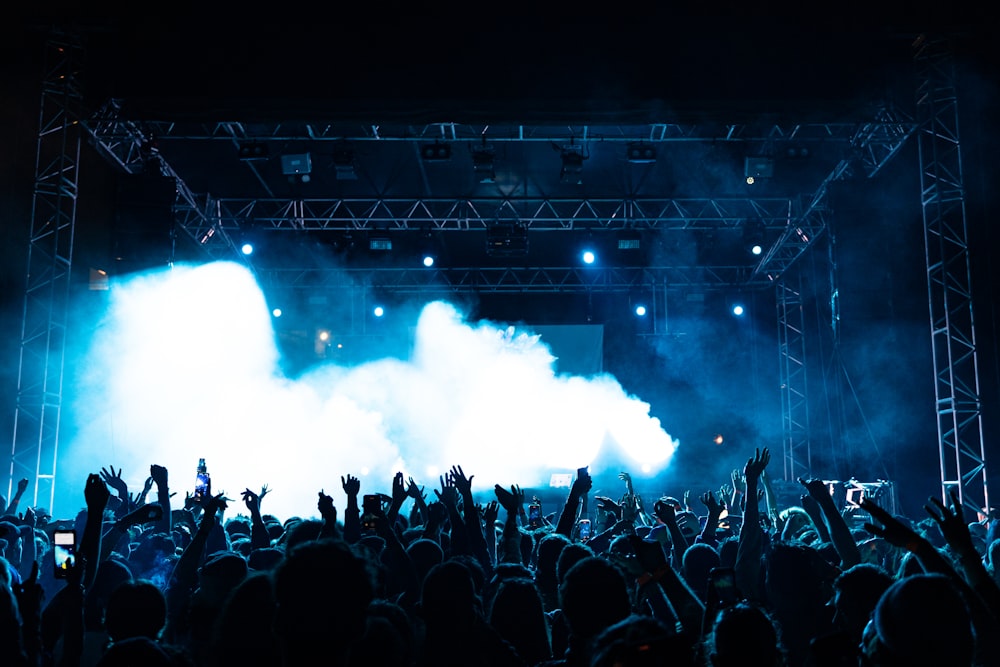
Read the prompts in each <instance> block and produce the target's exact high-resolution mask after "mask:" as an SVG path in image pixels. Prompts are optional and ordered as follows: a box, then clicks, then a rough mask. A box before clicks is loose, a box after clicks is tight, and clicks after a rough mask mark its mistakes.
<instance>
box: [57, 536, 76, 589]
mask: <svg viewBox="0 0 1000 667" xmlns="http://www.w3.org/2000/svg"><path fill="white" fill-rule="evenodd" d="M52 556H53V560H54V562H55V570H54V574H55V577H56V579H65V578H66V577H68V576H69V575H70V572H72V571H73V568H74V567H75V566H76V531H74V530H57V531H55V533H53V535H52Z"/></svg>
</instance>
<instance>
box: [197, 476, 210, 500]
mask: <svg viewBox="0 0 1000 667" xmlns="http://www.w3.org/2000/svg"><path fill="white" fill-rule="evenodd" d="M207 495H208V473H207V472H200V473H198V474H197V475H196V476H195V478H194V497H195V498H204V497H205V496H207Z"/></svg>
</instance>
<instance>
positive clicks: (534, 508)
mask: <svg viewBox="0 0 1000 667" xmlns="http://www.w3.org/2000/svg"><path fill="white" fill-rule="evenodd" d="M528 525H529V526H530V527H531V528H540V527H541V525H542V506H541V505H540V504H538V503H531V504H530V505H528Z"/></svg>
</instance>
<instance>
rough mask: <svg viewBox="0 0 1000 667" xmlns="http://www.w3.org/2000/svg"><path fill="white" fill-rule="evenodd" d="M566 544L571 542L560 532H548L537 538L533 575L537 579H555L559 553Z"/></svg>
mask: <svg viewBox="0 0 1000 667" xmlns="http://www.w3.org/2000/svg"><path fill="white" fill-rule="evenodd" d="M568 544H571V542H570V539H569V538H568V537H566V536H565V535H563V534H561V533H549V534H548V535H546V536H545V537H543V538H542V539H541V540H539V541H538V555H537V557H536V563H537V566H536V567H535V573H536V574H535V576H536V577H538V578H539V579H550V580H552V581H555V580H556V564H557V563H558V562H559V554H560V553H562V550H563V548H565V547H566V545H568Z"/></svg>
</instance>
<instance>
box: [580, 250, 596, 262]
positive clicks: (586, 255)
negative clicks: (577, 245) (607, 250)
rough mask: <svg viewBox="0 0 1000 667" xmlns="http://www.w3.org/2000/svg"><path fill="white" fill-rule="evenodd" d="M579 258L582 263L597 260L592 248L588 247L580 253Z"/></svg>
mask: <svg viewBox="0 0 1000 667" xmlns="http://www.w3.org/2000/svg"><path fill="white" fill-rule="evenodd" d="M580 259H581V260H583V263H584V264H593V263H594V262H595V261H597V255H596V254H595V253H594V251H593V250H590V249H588V250H584V251H583V252H582V253H580Z"/></svg>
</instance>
